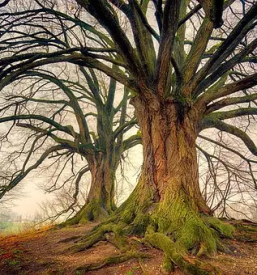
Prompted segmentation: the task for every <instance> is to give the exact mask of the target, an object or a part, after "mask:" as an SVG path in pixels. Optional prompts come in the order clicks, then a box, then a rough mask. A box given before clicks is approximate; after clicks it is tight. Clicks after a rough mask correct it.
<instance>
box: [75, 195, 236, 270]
mask: <svg viewBox="0 0 257 275" xmlns="http://www.w3.org/2000/svg"><path fill="white" fill-rule="evenodd" d="M185 201H186V200H184V199H183V198H182V199H181V198H180V199H178V200H176V201H175V202H174V204H173V205H170V204H169V205H168V204H167V205H166V204H164V203H162V204H155V205H153V204H152V205H151V203H150V202H148V205H144V206H143V207H142V205H140V204H139V203H138V204H136V203H135V201H133V200H132V201H128V202H127V203H126V204H124V205H123V207H122V208H120V209H118V211H117V212H115V215H113V216H112V217H110V218H109V219H108V220H106V221H104V222H103V223H102V224H100V225H99V226H97V227H95V228H94V229H93V230H92V232H91V233H89V234H88V235H87V236H85V237H83V238H81V239H80V240H79V241H78V242H77V243H76V245H75V246H74V247H72V248H71V249H70V251H71V250H72V251H73V252H79V251H83V250H85V249H87V248H89V247H92V246H93V245H94V244H96V243H97V242H98V241H103V240H104V241H108V242H110V243H111V244H113V245H114V246H115V247H117V248H119V249H120V250H121V251H123V252H124V253H125V254H122V255H121V256H119V257H114V258H113V257H111V258H109V259H107V260H105V261H103V262H102V263H99V264H97V265H93V266H92V265H90V266H86V267H83V268H97V269H98V268H101V267H102V266H104V265H106V264H110V263H115V261H116V260H117V261H118V262H122V261H125V260H126V259H127V257H129V258H133V257H135V255H137V254H135V253H130V252H127V251H137V247H138V245H139V243H140V242H137V243H136V242H135V241H134V240H135V239H136V238H137V237H143V243H144V244H147V245H151V246H153V247H156V248H158V249H160V250H162V251H163V252H164V255H165V256H164V261H163V265H162V268H163V269H164V270H166V271H168V272H171V271H172V270H173V269H174V266H175V265H176V266H178V267H179V268H180V269H181V270H183V271H184V272H186V273H185V274H219V272H218V271H217V270H216V269H215V268H214V267H213V266H211V265H209V264H206V263H203V262H202V261H200V260H196V259H195V256H197V257H201V256H210V255H213V254H215V253H216V252H217V251H218V250H223V251H224V250H226V248H225V247H224V246H223V244H222V243H221V240H220V237H222V238H224V237H232V235H233V232H234V227H233V226H231V225H229V224H226V223H224V222H222V221H220V220H219V219H217V218H215V217H211V216H207V215H203V214H200V213H198V212H197V211H194V209H193V208H192V207H191V206H190V205H187V204H186V203H185ZM149 206H150V207H149ZM129 237H132V238H129ZM133 241H134V242H133ZM133 245H134V246H135V247H133ZM189 254H192V256H193V257H190V256H188V255H189ZM87 270H89V269H87Z"/></svg>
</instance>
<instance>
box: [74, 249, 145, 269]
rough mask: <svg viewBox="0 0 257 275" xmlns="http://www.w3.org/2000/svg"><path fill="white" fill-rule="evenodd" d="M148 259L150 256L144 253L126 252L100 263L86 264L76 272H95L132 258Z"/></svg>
mask: <svg viewBox="0 0 257 275" xmlns="http://www.w3.org/2000/svg"><path fill="white" fill-rule="evenodd" d="M149 257H150V256H149V255H147V254H145V253H140V252H135V251H128V252H126V253H123V254H121V255H117V256H112V257H109V258H107V259H105V260H103V261H102V262H100V263H94V264H87V265H84V266H81V267H79V268H77V271H80V272H86V271H90V270H97V269H100V268H102V267H104V266H107V265H111V264H118V263H122V262H125V261H128V260H130V259H132V258H139V259H142V258H149Z"/></svg>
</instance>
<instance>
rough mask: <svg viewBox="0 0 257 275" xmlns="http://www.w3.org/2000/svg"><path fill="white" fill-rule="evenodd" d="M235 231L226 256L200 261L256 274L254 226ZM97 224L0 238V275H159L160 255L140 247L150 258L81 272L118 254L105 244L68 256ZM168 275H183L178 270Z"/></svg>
mask: <svg viewBox="0 0 257 275" xmlns="http://www.w3.org/2000/svg"><path fill="white" fill-rule="evenodd" d="M231 223H233V224H235V225H236V227H237V231H236V234H235V238H234V239H230V240H228V239H224V240H223V242H224V243H225V244H226V246H227V247H228V248H229V249H230V252H229V253H226V254H225V253H218V254H217V255H216V256H213V257H211V258H204V259H202V260H203V261H205V262H208V263H210V264H212V265H213V266H215V267H217V268H218V270H219V271H220V274H226V275H230V274H231V275H232V274H238V275H241V274H257V224H253V223H250V222H247V221H232V222H231ZM95 225H96V224H88V225H84V226H73V227H68V228H63V229H48V230H38V231H34V232H27V233H23V234H19V235H14V236H6V237H0V275H12V274H21V275H23V274H31V275H37V274H45V275H47V274H75V275H80V274H88V275H141V274H143V275H146V274H147V275H159V274H164V273H162V272H163V271H162V269H161V264H162V258H163V253H162V252H161V251H159V250H157V249H154V248H151V247H148V246H145V245H140V246H139V250H140V251H141V252H144V253H145V254H147V255H148V256H149V258H141V259H130V260H128V261H126V262H123V263H119V264H112V265H109V266H103V267H102V268H100V269H98V270H94V271H87V272H81V271H79V270H78V268H79V267H81V266H84V265H88V264H97V263H100V262H101V261H103V260H104V259H106V258H108V257H110V256H116V255H120V254H121V251H119V250H118V249H117V248H116V247H114V246H113V245H112V244H110V243H108V242H99V243H98V244H97V245H95V246H93V247H92V248H90V249H87V250H85V251H83V252H77V253H71V252H70V251H69V248H70V247H72V246H73V245H74V242H75V241H76V239H77V237H80V236H83V235H85V234H86V233H87V232H89V231H90V230H91V229H92V228H93V227H94V226H95ZM171 274H184V273H183V272H181V271H180V270H179V269H178V268H176V270H175V271H174V272H172V273H171Z"/></svg>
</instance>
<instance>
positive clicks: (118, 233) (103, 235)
mask: <svg viewBox="0 0 257 275" xmlns="http://www.w3.org/2000/svg"><path fill="white" fill-rule="evenodd" d="M123 226H124V225H122V224H114V223H106V224H101V225H99V226H97V227H95V228H94V229H93V230H92V231H91V232H90V233H89V234H88V235H86V236H84V237H83V238H81V239H80V240H79V241H78V242H77V243H76V244H75V245H73V246H72V247H70V248H68V250H67V251H68V252H69V253H70V252H73V253H76V252H81V251H84V250H86V249H87V248H90V247H92V246H93V245H94V244H96V243H97V242H99V241H108V242H110V243H112V244H113V245H114V246H116V247H117V248H119V249H120V250H122V251H127V250H128V249H129V244H128V241H127V238H126V237H125V236H124V235H123V232H122V228H123Z"/></svg>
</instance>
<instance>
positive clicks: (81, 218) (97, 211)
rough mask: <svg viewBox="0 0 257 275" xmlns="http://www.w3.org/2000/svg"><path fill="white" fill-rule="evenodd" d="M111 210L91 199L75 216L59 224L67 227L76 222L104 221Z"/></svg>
mask: <svg viewBox="0 0 257 275" xmlns="http://www.w3.org/2000/svg"><path fill="white" fill-rule="evenodd" d="M111 212H112V211H111V210H109V211H107V210H106V209H104V208H103V207H102V206H101V203H100V202H98V201H95V200H93V201H91V202H89V203H88V204H87V205H85V206H84V207H83V208H82V209H81V210H80V211H79V212H78V213H77V214H76V215H75V216H74V217H72V218H70V219H68V220H67V221H65V222H63V223H61V224H59V225H58V226H59V227H65V226H70V225H75V224H86V223H88V222H102V221H104V220H106V219H107V218H108V217H109V215H110V214H111Z"/></svg>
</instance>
